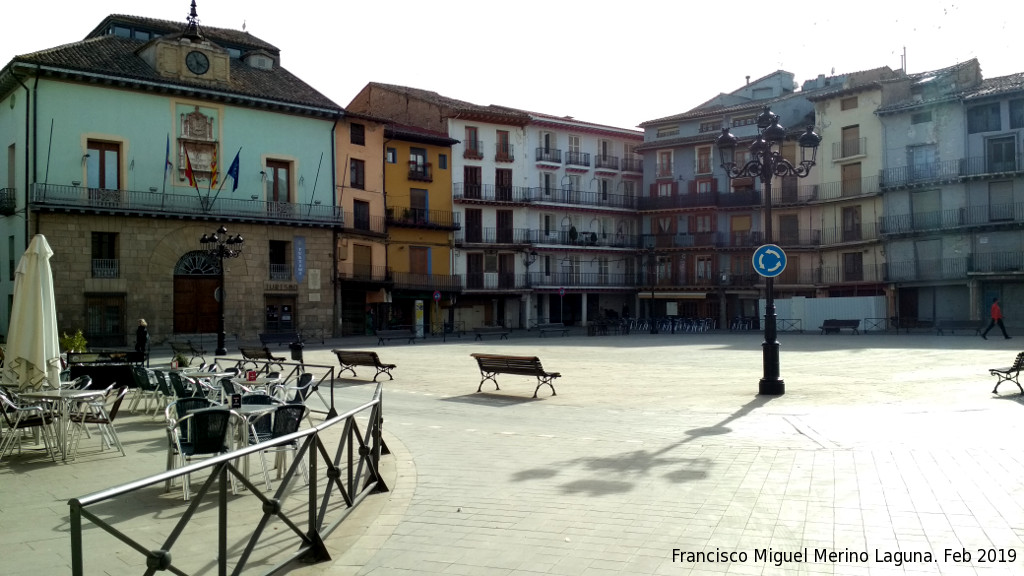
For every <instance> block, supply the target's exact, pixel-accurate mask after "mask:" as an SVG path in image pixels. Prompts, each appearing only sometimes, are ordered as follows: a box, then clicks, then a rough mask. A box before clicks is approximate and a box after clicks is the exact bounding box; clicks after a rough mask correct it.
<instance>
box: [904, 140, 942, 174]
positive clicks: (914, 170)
mask: <svg viewBox="0 0 1024 576" xmlns="http://www.w3.org/2000/svg"><path fill="white" fill-rule="evenodd" d="M907 155H908V157H909V158H908V164H910V178H911V179H912V180H923V179H927V178H931V177H932V175H933V174H934V173H935V171H936V168H937V166H936V156H937V154H936V148H935V145H934V144H928V145H925V146H911V147H910V148H908V149H907Z"/></svg>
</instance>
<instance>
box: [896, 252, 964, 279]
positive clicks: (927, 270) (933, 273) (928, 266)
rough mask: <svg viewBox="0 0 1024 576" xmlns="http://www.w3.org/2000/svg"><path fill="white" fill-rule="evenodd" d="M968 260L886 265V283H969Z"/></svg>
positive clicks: (952, 259) (950, 259) (962, 258)
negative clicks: (948, 281)
mask: <svg viewBox="0 0 1024 576" xmlns="http://www.w3.org/2000/svg"><path fill="white" fill-rule="evenodd" d="M967 271H968V259H967V258H964V257H961V258H942V259H939V260H908V261H904V262H887V263H886V264H885V281H886V282H919V281H929V280H961V281H967Z"/></svg>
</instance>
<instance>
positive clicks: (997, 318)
mask: <svg viewBox="0 0 1024 576" xmlns="http://www.w3.org/2000/svg"><path fill="white" fill-rule="evenodd" d="M990 314H991V316H992V321H991V322H989V323H988V328H985V331H984V332H982V333H981V337H982V338H984V339H985V340H988V337H987V336H986V334H988V331H989V330H991V329H992V327H993V326H995V325H996V324H998V325H999V329H1000V330H1002V331H1003V338H1006V339H1007V340H1009V339H1010V335H1009V334H1007V333H1006V326H1003V310H1002V309H1001V308H999V298H993V299H992V309H991V311H990Z"/></svg>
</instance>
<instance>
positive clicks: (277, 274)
mask: <svg viewBox="0 0 1024 576" xmlns="http://www.w3.org/2000/svg"><path fill="white" fill-rule="evenodd" d="M289 244H290V243H289V242H285V241H282V240H271V241H270V245H269V253H268V262H269V266H270V270H269V272H270V279H271V280H276V281H278V282H288V281H290V280H291V279H292V268H291V266H289V265H288V252H289V250H288V248H289Z"/></svg>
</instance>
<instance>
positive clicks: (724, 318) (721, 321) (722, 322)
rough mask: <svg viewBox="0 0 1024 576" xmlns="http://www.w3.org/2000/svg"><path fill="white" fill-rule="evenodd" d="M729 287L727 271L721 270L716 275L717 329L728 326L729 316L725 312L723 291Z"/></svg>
mask: <svg viewBox="0 0 1024 576" xmlns="http://www.w3.org/2000/svg"><path fill="white" fill-rule="evenodd" d="M728 286H729V271H728V270H722V271H721V272H719V274H718V327H719V328H726V327H728V326H729V315H728V314H727V310H726V302H725V289H726V287H728Z"/></svg>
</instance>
